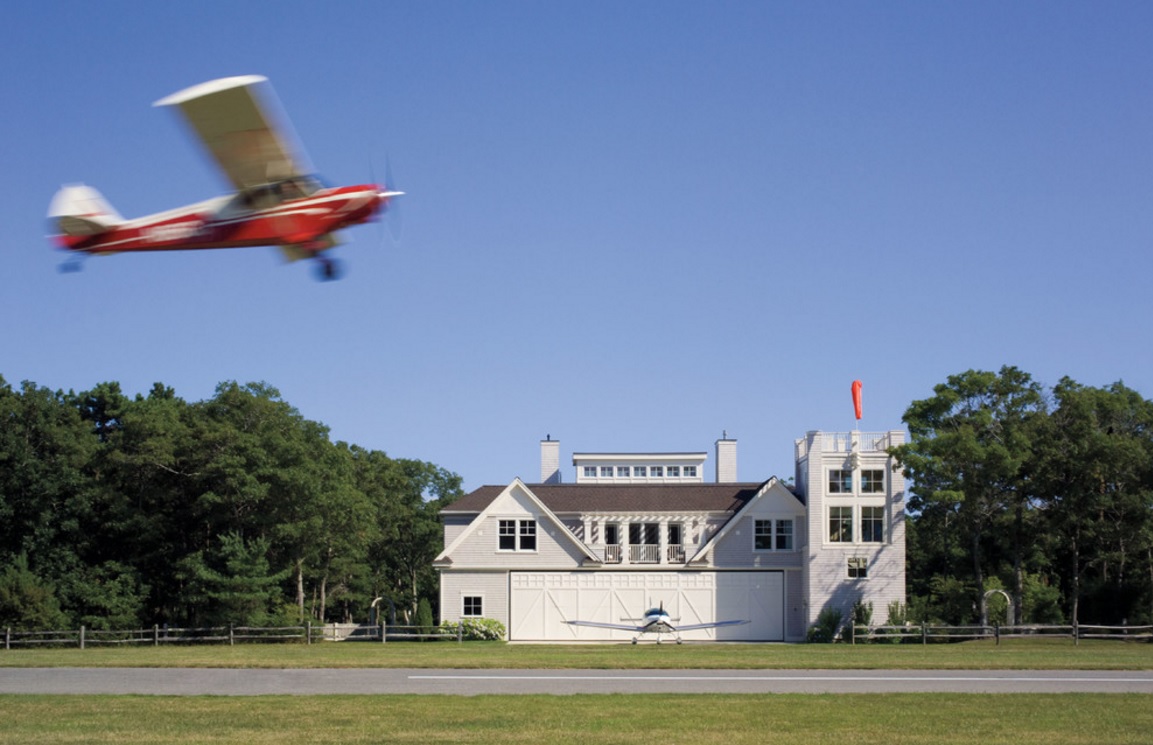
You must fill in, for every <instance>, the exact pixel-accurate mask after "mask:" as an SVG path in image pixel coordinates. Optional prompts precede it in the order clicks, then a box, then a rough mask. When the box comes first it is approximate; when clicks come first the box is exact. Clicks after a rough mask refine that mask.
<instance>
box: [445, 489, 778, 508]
mask: <svg viewBox="0 0 1153 745" xmlns="http://www.w3.org/2000/svg"><path fill="white" fill-rule="evenodd" d="M527 486H528V488H529V490H530V491H532V493H533V494H535V495H536V496H537V497H539V498H540V500H541V501H542V502H544V504H545V506H546V507H548V508H549V509H550V510H552V511H553V512H554V513H558V514H559V513H573V512H682V511H683V512H730V513H732V512H738V511H740V509H741V508H742V507H744V506H745V504H747V503H748V501H749V500H750V499H752V498H753V497H754V496H755V495H756V493H757V492H758V491H760V489H761V487H762V486H764V484H620V485H615V484H527ZM506 488H507V487H506V486H482V487H480V488H479V489H477V490H476V491H473V492H471V493H469V494H466V495H465V496H463V497H461V498H460V499H458V500H457V501H456V502H453V503H452V504H451V505H449V506H448V507H446V508H445V509H443V510H441V512H442V513H448V514H451V513H477V512H480V511H481V510H483V509H484V508H485V507H488V505H489V504H491V503H492V500H494V499H496V497H497V496H498V495H499V494H500V493H501V492H502V491H504V490H505V489H506Z"/></svg>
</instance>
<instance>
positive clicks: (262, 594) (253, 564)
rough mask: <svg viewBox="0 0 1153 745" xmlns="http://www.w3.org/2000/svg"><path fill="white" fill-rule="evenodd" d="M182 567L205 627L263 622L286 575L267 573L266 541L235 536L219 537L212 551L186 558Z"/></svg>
mask: <svg viewBox="0 0 1153 745" xmlns="http://www.w3.org/2000/svg"><path fill="white" fill-rule="evenodd" d="M183 566H184V568H185V570H186V571H187V572H188V576H189V579H190V581H191V584H192V587H193V594H194V596H195V597H196V598H197V599H198V600H199V601H200V606H201V609H200V613H199V620H200V621H201V622H202V623H206V624H208V625H223V624H230V623H231V624H236V625H239V626H257V625H260V624H262V623H265V622H267V621H268V620H269V618H270V617H272V616H273V615H274V613H275V611H276V609H277V607H278V606H279V600H280V598H281V597H282V594H281V591H280V588H279V585H280V582H281V581H283V580H284V578H285V576H286V575H287V572H281V573H273V572H271V571H270V568H269V564H268V541H267V540H264V539H259V538H258V539H255V540H251V541H247V540H245V539H244V538H243V537H242V536H240V535H239V534H237V533H226V534H224V535H222V536H220V538H219V541H218V544H217V546H216V547H215V548H214V550H212V551H207V552H201V553H197V554H194V555H193V556H191V557H188V558H187V559H186V560H185V561H184V562H183Z"/></svg>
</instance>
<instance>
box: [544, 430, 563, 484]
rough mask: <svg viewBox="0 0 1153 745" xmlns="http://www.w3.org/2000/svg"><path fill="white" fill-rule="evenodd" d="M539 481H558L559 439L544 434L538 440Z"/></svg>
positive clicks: (554, 482)
mask: <svg viewBox="0 0 1153 745" xmlns="http://www.w3.org/2000/svg"><path fill="white" fill-rule="evenodd" d="M540 482H541V483H542V484H559V483H560V441H559V440H554V439H552V436H551V435H545V439H543V440H541V441H540Z"/></svg>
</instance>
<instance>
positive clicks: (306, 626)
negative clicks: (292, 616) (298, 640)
mask: <svg viewBox="0 0 1153 745" xmlns="http://www.w3.org/2000/svg"><path fill="white" fill-rule="evenodd" d="M304 633H305V637H304V638H305V639H306V640H307V641H305V642H304V643H305V644H308V645H311V644H312V621H306V622H305V624H304Z"/></svg>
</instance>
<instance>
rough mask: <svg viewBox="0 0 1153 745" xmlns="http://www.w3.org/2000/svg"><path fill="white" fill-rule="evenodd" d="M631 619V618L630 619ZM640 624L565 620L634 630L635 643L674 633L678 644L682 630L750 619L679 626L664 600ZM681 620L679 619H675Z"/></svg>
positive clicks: (582, 624) (707, 627) (729, 624)
mask: <svg viewBox="0 0 1153 745" xmlns="http://www.w3.org/2000/svg"><path fill="white" fill-rule="evenodd" d="M629 620H631V619H629ZM639 620H640V624H639V625H638V624H623V623H599V622H597V621H565V623H567V624H570V625H572V626H591V627H593V628H598V629H616V630H618V631H632V632H633V633H635V634H636V636H634V637H633V644H636V643H637V641H638V640H639V639H640V638H641V634H656V635H657V644H660V643H661V635H662V634H673V635H674V636H675V638H676V641H677V644H682V643H683V641H682V640H681V632H682V631H696V630H697V629H715V628H720V627H721V626H740V625H742V624H746V623H748V621H714V622H712V623H692V624H687V625H684V626H678V625H675V624H674V623H673V621H674V619H672V618H669V614H668V613H666V612H665V604H664V602H663V601H662V602H661V604H660V605H659V606H658V607H656V608H649V609H648V610H647V611H645V615H644V617H643V618H641V619H639ZM675 620H679V619H675Z"/></svg>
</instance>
